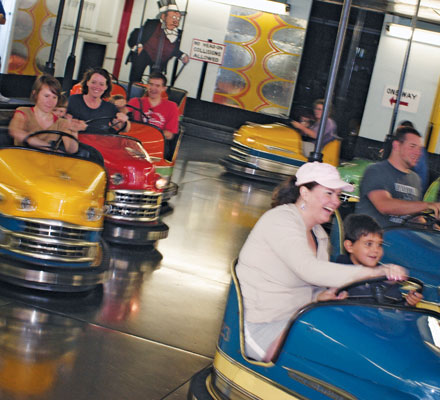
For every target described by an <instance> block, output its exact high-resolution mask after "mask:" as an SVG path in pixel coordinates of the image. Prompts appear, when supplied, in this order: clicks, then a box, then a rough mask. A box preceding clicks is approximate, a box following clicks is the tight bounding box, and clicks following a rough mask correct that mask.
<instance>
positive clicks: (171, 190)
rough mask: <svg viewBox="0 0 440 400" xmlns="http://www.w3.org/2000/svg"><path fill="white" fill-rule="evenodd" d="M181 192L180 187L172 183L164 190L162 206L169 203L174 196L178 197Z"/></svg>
mask: <svg viewBox="0 0 440 400" xmlns="http://www.w3.org/2000/svg"><path fill="white" fill-rule="evenodd" d="M178 191H179V186H178V185H177V183H174V182H170V184H169V185H168V186H167V187H166V188H165V189H164V191H163V193H162V204H163V203H165V202H167V201H168V200H170V199H171V197H173V196H177V192H178Z"/></svg>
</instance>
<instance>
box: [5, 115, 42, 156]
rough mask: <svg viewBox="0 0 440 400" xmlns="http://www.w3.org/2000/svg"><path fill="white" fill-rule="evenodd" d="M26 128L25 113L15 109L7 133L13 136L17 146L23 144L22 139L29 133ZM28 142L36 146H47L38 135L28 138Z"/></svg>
mask: <svg viewBox="0 0 440 400" xmlns="http://www.w3.org/2000/svg"><path fill="white" fill-rule="evenodd" d="M30 133H31V132H28V131H27V130H26V115H25V114H24V113H23V112H22V111H18V110H17V111H16V112H15V113H14V116H13V117H12V119H11V122H10V123H9V134H10V135H11V136H12V137H13V138H14V143H15V144H16V145H18V146H22V145H23V140H24V139H25V138H26V137H27V136H28V135H29V134H30ZM28 144H29V145H30V146H32V147H36V148H47V147H48V144H47V142H45V141H44V140H42V139H40V138H39V137H38V136H34V137H32V138H30V139H29V140H28Z"/></svg>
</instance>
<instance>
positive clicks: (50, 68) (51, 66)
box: [44, 0, 65, 76]
mask: <svg viewBox="0 0 440 400" xmlns="http://www.w3.org/2000/svg"><path fill="white" fill-rule="evenodd" d="M64 3H65V0H60V4H59V6H58V13H57V18H56V21H55V28H54V31H53V38H52V44H51V46H50V53H49V60H47V62H46V65H45V67H44V72H45V73H46V74H49V75H52V76H53V75H54V74H55V63H54V62H53V61H54V59H55V51H56V49H57V43H58V37H59V33H60V27H61V20H62V19H63V12H64Z"/></svg>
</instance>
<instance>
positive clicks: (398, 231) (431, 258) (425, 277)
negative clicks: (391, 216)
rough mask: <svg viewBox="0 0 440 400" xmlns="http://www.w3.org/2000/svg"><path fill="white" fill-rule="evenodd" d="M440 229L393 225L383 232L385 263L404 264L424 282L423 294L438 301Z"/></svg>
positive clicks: (410, 273) (426, 297)
mask: <svg viewBox="0 0 440 400" xmlns="http://www.w3.org/2000/svg"><path fill="white" fill-rule="evenodd" d="M439 260H440V232H439V231H432V230H414V229H408V228H392V229H389V230H387V231H386V232H385V234H384V256H383V258H382V262H383V263H394V264H398V265H402V266H403V267H405V268H407V269H408V270H409V275H410V276H412V277H414V278H418V279H420V280H422V281H423V282H424V284H425V288H424V291H423V295H424V298H425V299H426V300H429V301H434V302H439V303H440V296H439V291H438V286H439V285H440V267H439V266H440V263H439Z"/></svg>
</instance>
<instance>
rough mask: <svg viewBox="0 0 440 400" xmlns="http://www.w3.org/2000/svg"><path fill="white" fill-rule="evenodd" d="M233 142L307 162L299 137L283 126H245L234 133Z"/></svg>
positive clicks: (291, 129) (295, 132) (296, 133)
mask: <svg viewBox="0 0 440 400" xmlns="http://www.w3.org/2000/svg"><path fill="white" fill-rule="evenodd" d="M234 141H235V142H237V143H239V144H241V145H243V146H246V147H251V148H253V149H255V150H260V151H264V152H269V153H272V154H277V155H279V156H282V157H289V158H294V159H296V160H303V161H307V159H306V158H305V157H304V156H303V155H302V140H301V135H300V134H299V133H298V132H297V131H296V130H294V129H293V128H289V127H288V126H285V125H281V124H277V123H274V124H265V125H257V124H246V125H243V126H242V127H241V128H240V129H239V130H238V131H237V132H235V134H234Z"/></svg>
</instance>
